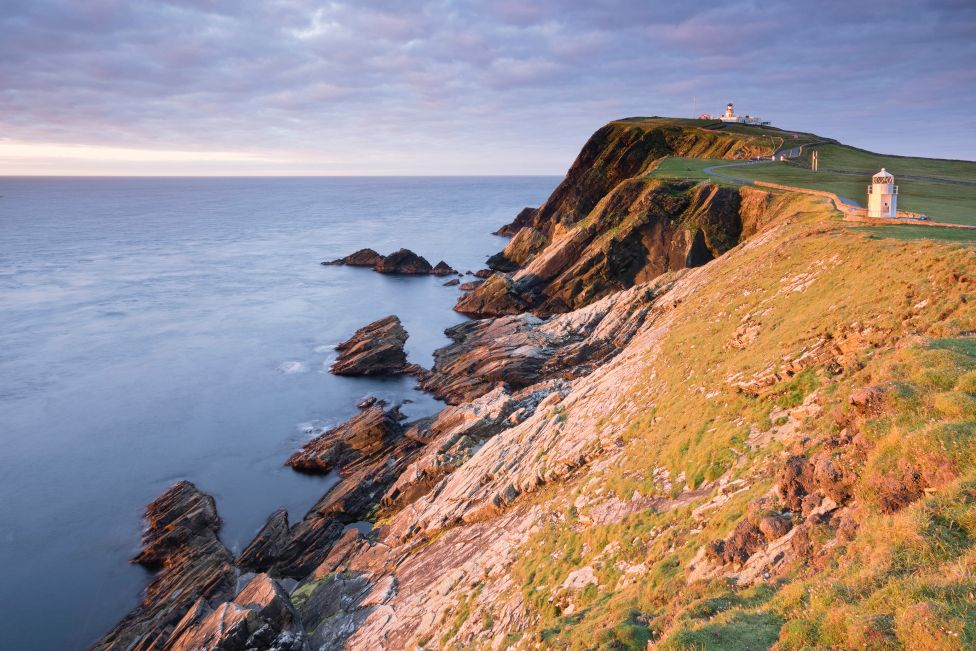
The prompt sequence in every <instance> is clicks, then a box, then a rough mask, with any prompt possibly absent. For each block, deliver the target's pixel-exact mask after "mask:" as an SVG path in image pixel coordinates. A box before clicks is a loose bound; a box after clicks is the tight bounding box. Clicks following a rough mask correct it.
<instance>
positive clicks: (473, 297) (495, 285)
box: [455, 178, 743, 316]
mask: <svg viewBox="0 0 976 651" xmlns="http://www.w3.org/2000/svg"><path fill="white" fill-rule="evenodd" d="M740 204H741V196H740V191H739V190H737V189H735V188H726V187H720V186H717V185H714V184H710V183H700V184H695V183H693V182H690V181H662V180H655V179H646V178H635V179H629V180H626V181H623V182H621V183H620V184H619V185H618V186H617V187H615V188H613V190H612V191H610V192H609V193H608V194H607V195H606V196H605V197H603V198H602V199H601V200H600V201H599V202H598V203H597V204H596V205H595V206H594V208H593V209H592V212H591V213H590V214H589V216H588V217H587V218H586V220H584V221H582V222H580V223H578V224H576V225H574V226H573V227H572V228H570V229H568V230H566V231H565V232H564V233H562V234H561V235H558V236H552V243H551V244H549V245H548V246H546V247H545V248H544V249H542V250H541V251H539V252H538V253H536V254H535V255H534V257H532V260H531V262H529V263H528V264H527V265H526V266H524V267H522V268H521V269H520V270H519V271H518V272H517V273H515V274H514V276H513V277H512V278H511V279H507V280H504V281H503V280H495V279H492V280H495V282H487V283H485V284H484V285H483V286H482V287H479V288H478V289H477V290H475V291H474V292H472V293H471V294H468V295H466V296H462V297H460V298H459V299H458V303H457V305H456V306H455V309H456V310H457V311H458V312H461V313H463V314H468V315H471V316H498V315H501V314H515V313H518V312H521V311H525V310H526V309H528V310H530V311H532V312H533V313H535V314H538V315H540V316H546V315H550V314H557V313H562V312H568V311H570V310H573V309H576V308H579V307H582V306H584V305H587V304H589V303H591V302H593V301H595V300H598V299H599V298H602V297H603V296H606V295H608V294H610V293H612V292H615V291H620V290H622V289H627V288H629V287H632V286H634V285H635V284H638V283H641V282H646V281H648V280H651V279H653V278H655V277H657V276H659V275H661V274H663V273H665V272H667V271H671V270H676V269H683V268H686V267H696V266H700V265H702V264H705V263H706V262H708V261H710V260H712V259H713V258H715V257H716V256H718V255H721V254H723V253H724V252H726V251H727V250H729V249H730V248H732V247H733V246H735V245H736V244H737V243H738V242H739V239H740V237H741V235H742V232H743V218H742V215H741V214H740ZM536 232H537V234H538V238H539V239H538V240H536V244H537V245H541V243H542V242H543V241H547V238H546V236H545V235H544V234H543V233H541V232H539V231H536ZM523 233H525V237H526V238H527V239H528V238H531V237H532V234H531V232H530V231H528V230H526V229H523V231H521V232H520V234H519V236H522V234H523ZM519 236H517V238H516V239H518V237H519ZM514 244H516V240H512V242H511V243H510V245H514ZM502 259H505V260H507V259H508V256H506V255H505V254H504V253H503V254H501V258H498V257H496V258H494V260H495V261H496V263H497V262H498V261H499V260H502ZM502 266H511V265H510V264H505V265H502Z"/></svg>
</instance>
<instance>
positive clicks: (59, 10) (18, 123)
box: [0, 0, 976, 173]
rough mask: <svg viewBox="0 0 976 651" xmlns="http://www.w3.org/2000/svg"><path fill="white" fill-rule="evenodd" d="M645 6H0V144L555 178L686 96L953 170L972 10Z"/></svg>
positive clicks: (66, 2) (904, 1) (895, 0)
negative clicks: (599, 135) (629, 121)
mask: <svg viewBox="0 0 976 651" xmlns="http://www.w3.org/2000/svg"><path fill="white" fill-rule="evenodd" d="M660 4H661V3H647V2H643V1H641V0H607V1H606V2H601V3H593V2H590V1H588V0H518V1H514V0H511V1H510V0H498V1H496V2H475V1H473V0H408V1H406V2H403V3H399V4H397V5H391V4H389V3H387V2H380V1H378V0H360V1H359V2H351V1H345V0H333V1H321V2H320V1H313V0H269V1H267V2H263V1H257V0H255V1H251V2H245V1H232V0H169V1H166V2H163V1H150V0H130V1H122V0H86V2H75V1H74V0H31V1H25V0H6V2H4V3H3V5H2V6H0V33H2V34H3V35H4V36H3V38H2V39H0V137H6V138H9V139H13V140H16V141H17V142H20V143H37V144H39V145H41V144H42V145H45V146H47V145H50V144H51V143H57V144H59V145H63V146H86V147H90V148H102V149H101V150H100V151H103V153H108V152H111V151H132V150H145V151H147V152H161V151H170V152H173V151H176V152H181V151H183V152H195V151H212V152H223V153H225V154H227V153H235V152H238V153H240V154H241V155H242V156H245V157H248V156H253V157H257V158H261V159H262V162H261V165H262V166H267V169H272V170H274V169H280V170H282V171H288V170H294V169H297V168H296V167H295V166H296V165H298V166H301V168H302V169H303V170H304V169H310V170H311V171H315V170H319V171H321V172H322V173H335V172H358V173H371V172H373V173H394V172H406V173H410V172H412V173H486V172H494V173H533V172H534V173H558V172H561V171H562V170H564V169H565V168H566V167H567V166H568V165H569V163H570V162H571V161H572V158H573V156H574V155H575V153H576V151H577V149H578V147H579V145H580V144H581V143H582V141H583V140H584V139H585V138H586V136H587V135H589V133H590V132H592V131H593V130H594V129H596V128H597V127H599V126H600V125H601V124H602V123H604V122H606V121H608V120H610V119H613V118H615V117H621V116H623V115H641V114H645V115H648V114H657V115H689V114H690V113H691V111H692V98H693V97H695V98H697V102H696V105H697V109H698V110H699V111H713V112H714V111H718V110H720V109H721V107H722V106H724V104H725V102H727V101H729V100H734V101H735V102H736V104H737V106H739V107H741V109H742V110H744V111H748V112H749V113H754V114H760V115H763V116H765V117H767V118H769V119H772V120H773V122H774V124H781V125H782V126H785V127H787V128H794V129H802V130H807V131H814V132H818V133H823V134H824V135H828V136H831V137H836V138H840V139H842V140H845V141H849V142H851V143H852V144H856V145H858V146H862V147H866V148H869V149H871V148H873V149H878V150H884V151H888V152H899V153H906V154H926V155H936V156H949V157H957V158H958V157H968V158H971V157H972V149H973V144H974V143H973V139H972V136H970V135H969V131H970V129H969V128H968V116H966V115H964V112H965V111H966V110H967V109H968V107H969V106H972V105H973V104H974V100H976V84H973V79H972V73H971V70H972V69H973V67H974V64H976V38H974V36H976V8H974V6H973V5H972V3H969V2H965V1H953V0H942V1H935V2H921V1H911V0H889V2H886V3H883V4H880V5H879V4H878V3H869V2H865V1H863V0H848V1H841V0H825V1H824V2H820V3H817V4H816V5H798V4H794V3H755V2H752V1H750V0H732V1H730V2H721V3H717V2H698V3H669V4H668V5H667V6H660ZM930 122H937V123H938V124H939V125H940V129H938V130H937V131H935V132H932V130H925V129H923V128H922V127H923V126H924V125H925V124H926V123H930ZM879 124H893V125H898V128H897V129H895V128H889V127H886V128H884V129H879V128H878V127H877V125H879ZM912 125H918V128H915V129H912V128H910V127H911V126H912ZM459 143H463V147H461V146H459ZM529 149H531V150H532V155H531V156H529V155H526V152H527V151H528V150H529ZM37 151H40V150H37ZM120 155H121V154H120ZM149 155H151V154H149ZM2 156H3V154H2V153H0V158H2ZM29 160H35V159H27V158H18V159H16V160H13V159H11V158H10V157H8V159H7V160H6V162H5V163H4V169H10V168H11V167H17V165H19V166H20V168H19V169H24V170H26V171H30V170H29V168H28V161H29ZM248 160H251V162H253V160H252V159H248ZM295 161H298V162H297V163H296V162H295ZM55 162H56V161H47V162H46V163H45V165H46V167H44V169H50V168H51V166H52V165H53V164H54V163H55ZM120 162H124V163H125V165H121V166H120V167H124V168H125V169H131V168H132V166H133V165H135V166H137V167H139V168H140V169H144V170H146V171H147V173H152V170H153V163H152V161H151V160H145V161H143V160H140V161H131V160H129V161H120ZM163 163H165V165H166V166H167V169H170V168H171V167H172V166H173V165H177V164H178V163H176V162H174V161H172V160H165V161H163ZM211 163H212V168H213V169H225V170H227V171H228V172H233V171H234V170H236V169H239V166H240V161H233V160H230V159H226V158H223V159H219V160H217V159H215V160H213V161H211ZM31 164H32V165H34V164H35V163H31ZM37 164H38V165H39V163H37ZM194 164H195V165H203V164H204V163H203V162H201V161H195V162H194ZM247 164H251V163H247ZM104 165H108V163H105V164H104ZM276 165H278V166H279V168H275V166H276ZM222 166H223V167H222ZM316 166H320V167H316ZM99 169H104V167H100V168H99ZM194 169H196V168H194ZM262 169H265V167H262Z"/></svg>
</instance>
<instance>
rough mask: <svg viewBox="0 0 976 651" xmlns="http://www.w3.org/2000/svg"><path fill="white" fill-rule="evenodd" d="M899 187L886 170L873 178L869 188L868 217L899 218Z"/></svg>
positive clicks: (882, 170)
mask: <svg viewBox="0 0 976 651" xmlns="http://www.w3.org/2000/svg"><path fill="white" fill-rule="evenodd" d="M897 203H898V186H897V185H895V177H894V176H892V175H891V173H890V172H888V171H886V170H885V168H883V167H882V168H881V171H880V172H878V173H877V174H875V175H874V176H873V177H872V178H871V185H869V186H868V217H890V218H894V217H897V216H898V206H897Z"/></svg>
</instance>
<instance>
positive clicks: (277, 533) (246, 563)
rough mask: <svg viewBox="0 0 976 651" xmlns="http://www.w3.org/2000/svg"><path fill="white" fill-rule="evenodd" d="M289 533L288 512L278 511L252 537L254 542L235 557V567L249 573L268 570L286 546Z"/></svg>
mask: <svg viewBox="0 0 976 651" xmlns="http://www.w3.org/2000/svg"><path fill="white" fill-rule="evenodd" d="M290 538H291V532H290V530H289V527H288V511H287V510H285V509H278V510H277V511H275V512H274V513H272V514H271V517H269V518H268V521H267V522H266V523H265V524H264V526H263V527H261V530H260V531H259V532H258V533H257V535H256V536H254V540H252V541H251V542H250V544H248V546H247V547H245V548H244V551H242V552H241V553H240V555H239V556H238V557H237V566H238V567H239V568H241V569H242V570H246V571H249V572H264V571H266V570H268V569H270V568H271V567H272V566H273V565H274V564H275V562H276V561H277V560H278V559H279V558H280V557H281V555H282V552H283V551H284V550H285V548H286V547H287V546H288V542H289V540H290Z"/></svg>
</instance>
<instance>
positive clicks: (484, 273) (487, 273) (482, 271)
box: [471, 269, 495, 278]
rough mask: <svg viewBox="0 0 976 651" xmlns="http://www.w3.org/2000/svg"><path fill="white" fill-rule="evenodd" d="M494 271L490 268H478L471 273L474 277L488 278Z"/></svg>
mask: <svg viewBox="0 0 976 651" xmlns="http://www.w3.org/2000/svg"><path fill="white" fill-rule="evenodd" d="M494 273H495V272H494V271H492V270H491V269H478V270H477V271H475V272H474V273H473V274H471V275H472V276H474V277H475V278H490V277H491V276H492V275H493V274H494Z"/></svg>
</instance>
